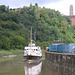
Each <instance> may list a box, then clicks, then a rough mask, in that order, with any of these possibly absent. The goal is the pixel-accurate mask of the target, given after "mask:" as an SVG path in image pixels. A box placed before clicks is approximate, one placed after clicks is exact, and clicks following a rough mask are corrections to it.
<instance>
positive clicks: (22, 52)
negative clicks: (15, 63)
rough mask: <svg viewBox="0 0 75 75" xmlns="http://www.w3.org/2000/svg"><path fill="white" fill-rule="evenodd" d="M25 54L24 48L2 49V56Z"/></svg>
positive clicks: (0, 52) (0, 53)
mask: <svg viewBox="0 0 75 75" xmlns="http://www.w3.org/2000/svg"><path fill="white" fill-rule="evenodd" d="M20 54H24V50H0V57H3V56H8V55H20Z"/></svg>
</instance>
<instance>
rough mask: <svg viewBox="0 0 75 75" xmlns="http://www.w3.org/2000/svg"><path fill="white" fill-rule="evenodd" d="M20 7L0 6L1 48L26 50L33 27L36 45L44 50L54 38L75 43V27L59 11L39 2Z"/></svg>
mask: <svg viewBox="0 0 75 75" xmlns="http://www.w3.org/2000/svg"><path fill="white" fill-rule="evenodd" d="M20 9H21V11H16V12H15V11H14V10H9V9H8V7H6V6H5V5H1V6H0V49H5V50H9V49H23V48H24V46H26V45H28V43H29V41H30V27H31V26H32V29H33V31H32V32H33V33H34V32H36V39H37V41H36V44H37V45H40V46H41V47H42V49H45V48H46V46H48V45H49V44H52V43H53V41H54V40H60V39H61V40H62V41H63V42H64V43H73V42H75V27H73V26H72V25H71V20H70V19H69V18H68V17H66V16H64V15H62V14H60V12H59V11H55V10H52V9H47V8H45V7H44V8H40V7H39V6H38V4H37V3H36V4H35V5H34V6H33V5H32V4H30V6H29V7H26V6H24V7H23V8H20Z"/></svg>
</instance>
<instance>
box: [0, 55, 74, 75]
mask: <svg viewBox="0 0 75 75" xmlns="http://www.w3.org/2000/svg"><path fill="white" fill-rule="evenodd" d="M0 75H73V73H68V71H67V70H66V71H63V68H62V67H60V66H58V65H57V64H54V63H53V64H52V63H50V62H47V61H45V60H44V59H42V60H41V59H40V60H27V61H24V58H23V56H16V57H12V58H2V59H0ZM74 75H75V74H74Z"/></svg>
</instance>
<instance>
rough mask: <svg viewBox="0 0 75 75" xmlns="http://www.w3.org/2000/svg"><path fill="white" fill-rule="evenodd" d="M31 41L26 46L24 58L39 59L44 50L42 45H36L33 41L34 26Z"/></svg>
mask: <svg viewBox="0 0 75 75" xmlns="http://www.w3.org/2000/svg"><path fill="white" fill-rule="evenodd" d="M30 40H31V42H30V43H29V45H28V46H25V47H24V59H39V58H41V57H42V50H41V47H40V46H36V45H35V43H32V41H33V40H32V28H31V38H30Z"/></svg>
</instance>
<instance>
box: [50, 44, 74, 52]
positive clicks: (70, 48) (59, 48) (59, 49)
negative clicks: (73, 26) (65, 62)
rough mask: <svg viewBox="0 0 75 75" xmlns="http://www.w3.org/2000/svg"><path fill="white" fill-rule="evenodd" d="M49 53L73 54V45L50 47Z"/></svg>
mask: <svg viewBox="0 0 75 75" xmlns="http://www.w3.org/2000/svg"><path fill="white" fill-rule="evenodd" d="M49 51H52V52H61V53H75V43H71V44H62V45H50V46H49Z"/></svg>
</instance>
